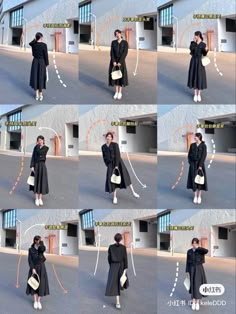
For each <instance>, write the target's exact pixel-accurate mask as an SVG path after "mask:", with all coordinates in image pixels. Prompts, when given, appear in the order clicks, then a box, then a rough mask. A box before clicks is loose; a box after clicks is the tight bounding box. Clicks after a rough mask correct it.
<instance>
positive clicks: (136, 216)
mask: <svg viewBox="0 0 236 314" xmlns="http://www.w3.org/2000/svg"><path fill="white" fill-rule="evenodd" d="M156 222H157V211H156V210H150V209H146V210H135V209H132V210H130V211H128V210H106V209H101V210H99V209H94V210H93V209H84V210H80V211H79V230H80V231H79V246H85V245H94V246H98V245H99V244H100V246H101V247H108V246H109V245H110V244H112V243H114V235H115V234H116V233H121V234H122V235H123V243H124V245H126V247H129V248H130V247H131V245H132V247H133V248H156V247H157V234H156V230H157V225H156ZM118 223H123V224H125V225H124V226H121V225H117V224H118ZM111 224H113V225H111Z"/></svg>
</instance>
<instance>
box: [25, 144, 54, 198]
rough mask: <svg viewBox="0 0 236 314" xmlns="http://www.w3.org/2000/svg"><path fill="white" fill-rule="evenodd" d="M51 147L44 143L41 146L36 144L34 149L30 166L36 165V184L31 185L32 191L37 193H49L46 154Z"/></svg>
mask: <svg viewBox="0 0 236 314" xmlns="http://www.w3.org/2000/svg"><path fill="white" fill-rule="evenodd" d="M48 150H49V148H48V147H47V146H46V145H44V146H43V147H42V148H40V146H39V145H36V146H35V147H34V150H33V154H32V158H31V163H30V168H32V167H34V173H33V175H34V177H35V179H34V186H31V185H30V187H29V189H30V191H34V193H37V194H43V195H45V194H48V193H49V187H48V173H47V167H46V164H45V162H46V156H47V152H48Z"/></svg>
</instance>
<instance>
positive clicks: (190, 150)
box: [188, 144, 192, 164]
mask: <svg viewBox="0 0 236 314" xmlns="http://www.w3.org/2000/svg"><path fill="white" fill-rule="evenodd" d="M191 152H192V144H191V145H190V148H189V151H188V163H189V164H190V161H191V160H190V156H191Z"/></svg>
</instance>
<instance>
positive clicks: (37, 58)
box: [29, 33, 49, 101]
mask: <svg viewBox="0 0 236 314" xmlns="http://www.w3.org/2000/svg"><path fill="white" fill-rule="evenodd" d="M42 40H43V34H42V33H37V34H36V35H35V39H34V40H33V41H31V42H30V43H29V45H30V46H31V47H32V55H33V57H34V59H33V62H32V66H31V73H30V86H31V87H32V88H33V89H34V90H35V92H36V95H35V99H36V100H39V101H42V100H43V92H42V91H43V89H46V78H47V74H46V67H47V66H48V65H49V61H48V49H47V45H46V44H45V43H43V42H42Z"/></svg>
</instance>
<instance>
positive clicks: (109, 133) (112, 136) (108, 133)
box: [106, 132, 114, 139]
mask: <svg viewBox="0 0 236 314" xmlns="http://www.w3.org/2000/svg"><path fill="white" fill-rule="evenodd" d="M108 135H110V136H111V138H112V139H113V138H114V135H113V133H112V132H107V134H106V138H107V137H108Z"/></svg>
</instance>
